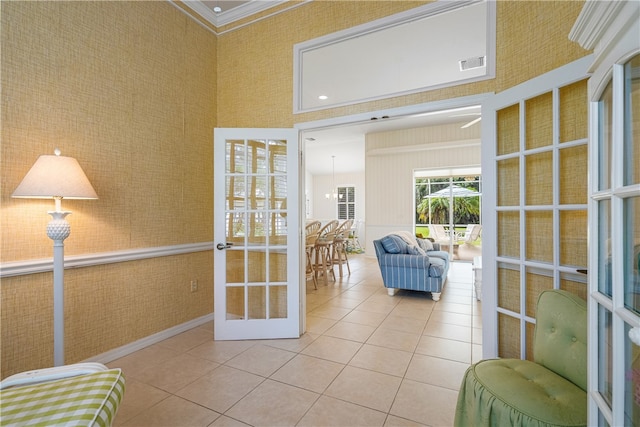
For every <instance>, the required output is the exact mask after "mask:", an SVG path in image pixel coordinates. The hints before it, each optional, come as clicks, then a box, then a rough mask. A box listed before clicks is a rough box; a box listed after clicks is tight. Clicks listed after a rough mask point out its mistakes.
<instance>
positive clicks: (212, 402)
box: [176, 366, 264, 413]
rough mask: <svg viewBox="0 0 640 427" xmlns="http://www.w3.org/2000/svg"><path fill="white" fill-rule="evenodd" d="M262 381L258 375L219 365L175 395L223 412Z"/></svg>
mask: <svg viewBox="0 0 640 427" xmlns="http://www.w3.org/2000/svg"><path fill="white" fill-rule="evenodd" d="M263 381H264V378H263V377H261V376H259V375H254V374H251V373H249V372H245V371H241V370H239V369H234V368H230V367H227V366H220V367H218V368H216V369H214V370H213V371H211V372H210V373H208V374H207V375H205V376H203V377H202V378H200V379H198V380H197V381H195V382H193V383H191V384H189V385H187V386H186V387H184V388H183V389H181V390H179V391H178V392H177V393H176V395H177V396H180V397H182V398H184V399H187V400H189V401H191V402H193V403H197V404H198V405H202V406H205V407H207V408H209V409H211V410H214V411H216V412H219V413H224V412H225V411H226V410H228V409H229V408H231V407H232V406H233V405H235V404H236V403H237V402H238V401H239V400H240V399H242V398H243V397H244V396H246V395H247V394H249V392H251V390H253V389H254V388H256V387H257V386H258V385H259V384H260V383H262V382H263Z"/></svg>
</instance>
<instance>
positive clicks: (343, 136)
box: [302, 105, 480, 175]
mask: <svg viewBox="0 0 640 427" xmlns="http://www.w3.org/2000/svg"><path fill="white" fill-rule="evenodd" d="M479 117H480V106H477V105H476V106H470V107H464V108H458V109H454V110H445V111H437V112H429V113H425V114H412V115H409V116H404V117H392V118H387V119H377V120H369V121H366V122H361V123H356V124H349V125H344V126H336V127H329V128H324V129H317V130H308V131H304V132H303V134H302V137H303V139H304V140H305V141H306V142H305V144H306V150H305V157H306V159H307V160H306V165H305V166H306V169H307V171H308V172H309V173H311V174H312V175H328V174H331V173H332V167H333V164H332V156H335V171H336V173H356V172H362V171H364V157H365V154H364V153H365V152H364V143H365V135H367V134H369V133H377V132H387V131H393V130H400V129H412V128H420V127H427V126H435V125H442V124H450V123H459V124H460V126H463V125H465V124H468V123H469V122H471V121H473V120H476V119H477V118H479ZM472 126H480V123H475V124H473V125H472ZM310 138H311V139H313V141H310V140H309V139H310Z"/></svg>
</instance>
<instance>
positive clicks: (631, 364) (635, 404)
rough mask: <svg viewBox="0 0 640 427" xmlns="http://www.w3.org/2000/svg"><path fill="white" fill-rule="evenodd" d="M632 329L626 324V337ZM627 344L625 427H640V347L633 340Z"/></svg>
mask: <svg viewBox="0 0 640 427" xmlns="http://www.w3.org/2000/svg"><path fill="white" fill-rule="evenodd" d="M630 329H631V327H630V326H629V325H628V324H625V336H628V335H629V330H630ZM624 342H625V363H626V366H625V370H624V372H625V393H624V396H625V399H624V414H625V423H624V425H625V426H640V347H638V346H637V345H635V344H633V343H632V342H631V340H628V339H626V340H624Z"/></svg>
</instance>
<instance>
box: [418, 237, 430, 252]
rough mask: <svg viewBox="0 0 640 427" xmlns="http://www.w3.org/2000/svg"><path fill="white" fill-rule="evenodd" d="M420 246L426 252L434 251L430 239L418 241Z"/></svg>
mask: <svg viewBox="0 0 640 427" xmlns="http://www.w3.org/2000/svg"><path fill="white" fill-rule="evenodd" d="M418 246H420V247H421V248H422V250H423V251H425V252H427V251H432V250H433V243H432V242H431V240H429V239H418Z"/></svg>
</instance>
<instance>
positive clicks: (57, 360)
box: [47, 197, 71, 366]
mask: <svg viewBox="0 0 640 427" xmlns="http://www.w3.org/2000/svg"><path fill="white" fill-rule="evenodd" d="M60 199H61V198H60V197H56V198H55V201H56V210H55V211H49V212H47V213H48V214H49V215H51V217H52V219H51V221H49V223H48V224H47V236H49V238H50V239H51V240H53V365H54V366H62V365H64V239H66V238H67V237H69V234H71V225H70V224H69V223H68V222H67V220H66V219H65V217H66V216H67V215H69V214H70V213H71V212H67V211H62V210H61V207H60V204H61V203H60Z"/></svg>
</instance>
